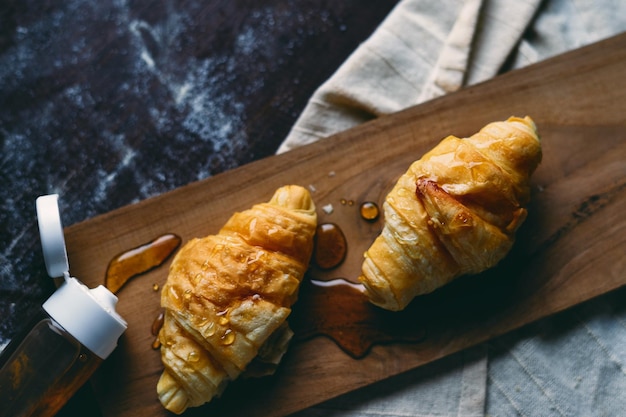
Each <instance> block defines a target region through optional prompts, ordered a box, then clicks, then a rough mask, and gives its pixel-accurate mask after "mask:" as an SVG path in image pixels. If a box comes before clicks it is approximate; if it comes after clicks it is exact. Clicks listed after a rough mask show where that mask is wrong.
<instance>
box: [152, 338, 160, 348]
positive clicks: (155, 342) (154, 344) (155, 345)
mask: <svg viewBox="0 0 626 417" xmlns="http://www.w3.org/2000/svg"><path fill="white" fill-rule="evenodd" d="M160 347H161V340H159V338H158V337H156V338H155V339H154V342H152V349H154V350H157V349H159V348H160Z"/></svg>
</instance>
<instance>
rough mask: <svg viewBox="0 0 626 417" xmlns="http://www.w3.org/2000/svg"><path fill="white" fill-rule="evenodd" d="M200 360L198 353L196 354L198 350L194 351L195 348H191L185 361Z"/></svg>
mask: <svg viewBox="0 0 626 417" xmlns="http://www.w3.org/2000/svg"><path fill="white" fill-rule="evenodd" d="M199 360H200V355H198V352H196V351H195V350H192V351H191V352H189V355H187V362H192V363H193V362H198V361H199Z"/></svg>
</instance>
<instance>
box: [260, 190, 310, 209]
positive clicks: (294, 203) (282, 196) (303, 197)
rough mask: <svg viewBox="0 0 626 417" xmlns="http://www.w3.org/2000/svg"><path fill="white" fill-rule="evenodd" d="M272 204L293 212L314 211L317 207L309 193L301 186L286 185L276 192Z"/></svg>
mask: <svg viewBox="0 0 626 417" xmlns="http://www.w3.org/2000/svg"><path fill="white" fill-rule="evenodd" d="M270 203H271V204H276V205H279V206H281V207H284V208H287V209H293V210H313V209H315V205H314V203H313V199H312V198H311V194H310V193H309V191H308V190H307V189H306V188H304V187H302V186H300V185H285V186H282V187H280V188H279V189H277V190H276V192H274V196H273V197H272V199H271V200H270Z"/></svg>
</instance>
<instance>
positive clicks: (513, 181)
mask: <svg viewBox="0 0 626 417" xmlns="http://www.w3.org/2000/svg"><path fill="white" fill-rule="evenodd" d="M540 161H541V144H540V141H539V137H538V135H537V131H536V127H535V124H534V122H533V121H532V119H531V118H530V117H525V118H523V119H522V118H517V117H511V118H509V119H508V120H506V121H503V122H494V123H490V124H488V125H487V126H485V127H483V128H482V129H481V130H480V132H478V133H476V134H474V135H473V136H471V137H470V138H466V139H459V138H457V137H454V136H448V137H447V138H445V139H443V140H442V141H441V142H440V143H439V144H438V145H437V146H436V147H435V148H433V149H432V150H431V151H430V152H428V153H426V154H425V155H424V156H423V157H422V158H421V159H420V160H418V161H416V162H414V163H413V164H412V165H411V167H410V168H409V169H408V171H407V172H406V173H405V174H404V175H403V176H402V177H401V178H400V179H399V180H398V182H397V183H396V185H395V187H394V188H393V189H392V190H391V192H390V193H389V194H388V195H387V197H386V199H385V202H384V203H383V210H384V215H385V225H384V228H383V230H382V232H381V234H380V235H379V236H378V237H377V238H376V240H375V241H374V243H373V244H372V245H371V247H370V248H369V249H368V250H367V251H366V252H365V260H364V262H363V266H362V275H361V276H360V277H359V279H360V281H361V282H362V283H363V285H364V286H365V288H366V293H367V295H368V297H369V299H370V301H371V302H372V303H374V304H376V305H378V306H380V307H383V308H386V309H389V310H402V309H403V308H404V307H406V305H407V304H408V303H409V302H410V301H411V300H412V299H413V298H414V297H415V296H417V295H420V294H425V293H429V292H432V291H433V290H435V289H436V288H438V287H441V286H442V285H444V284H446V283H448V282H450V281H451V280H453V279H454V278H456V277H458V276H460V275H464V274H476V273H478V272H481V271H484V270H485V269H488V268H491V267H492V266H494V265H495V264H496V263H498V262H499V261H500V260H501V259H502V258H503V257H504V256H505V255H506V254H507V252H508V251H509V249H510V248H511V246H512V245H513V241H514V234H515V231H516V230H517V228H518V227H519V226H520V225H521V223H522V222H523V221H524V219H525V218H526V209H525V208H524V206H525V205H526V204H527V203H528V201H529V199H530V186H529V179H530V175H531V174H532V173H533V171H534V170H535V169H536V167H537V165H538V164H539V162H540Z"/></svg>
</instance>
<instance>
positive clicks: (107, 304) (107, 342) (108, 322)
mask: <svg viewBox="0 0 626 417" xmlns="http://www.w3.org/2000/svg"><path fill="white" fill-rule="evenodd" d="M116 304H117V297H116V296H115V295H114V294H113V293H112V292H111V291H109V290H107V289H106V288H105V287H103V286H102V285H99V286H98V287H96V288H94V289H93V290H90V289H89V288H87V286H85V285H84V284H81V282H80V281H78V280H77V279H76V278H72V277H70V276H66V277H65V282H64V283H63V284H62V285H61V286H60V287H59V289H58V290H56V291H55V292H54V294H52V295H51V296H50V298H48V300H46V302H45V303H44V304H43V309H44V310H45V311H46V313H48V314H49V315H50V317H52V318H53V319H54V320H55V321H56V322H57V323H59V325H60V326H61V327H63V328H64V329H65V331H67V332H68V333H69V334H71V335H72V336H74V338H75V339H76V340H78V341H79V342H80V343H81V344H82V345H83V346H85V347H86V348H87V349H89V350H90V351H92V352H93V353H95V354H96V355H98V356H99V357H100V358H102V359H106V358H107V357H108V356H109V355H110V354H111V352H113V349H115V347H116V346H117V340H118V339H119V337H120V336H121V335H122V334H123V333H124V331H125V330H126V327H127V324H126V322H125V321H124V319H123V318H122V317H121V316H120V315H119V314H117V312H116V311H115V305H116Z"/></svg>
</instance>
